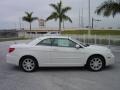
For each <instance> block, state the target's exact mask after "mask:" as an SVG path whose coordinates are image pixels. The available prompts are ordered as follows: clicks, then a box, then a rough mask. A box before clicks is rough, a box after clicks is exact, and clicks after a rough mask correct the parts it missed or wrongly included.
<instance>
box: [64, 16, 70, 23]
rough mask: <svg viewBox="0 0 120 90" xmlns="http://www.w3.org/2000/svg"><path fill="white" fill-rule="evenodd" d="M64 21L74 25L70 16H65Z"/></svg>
mask: <svg viewBox="0 0 120 90" xmlns="http://www.w3.org/2000/svg"><path fill="white" fill-rule="evenodd" d="M63 19H64V20H65V21H70V22H71V23H72V20H71V18H70V17H68V16H66V15H63Z"/></svg>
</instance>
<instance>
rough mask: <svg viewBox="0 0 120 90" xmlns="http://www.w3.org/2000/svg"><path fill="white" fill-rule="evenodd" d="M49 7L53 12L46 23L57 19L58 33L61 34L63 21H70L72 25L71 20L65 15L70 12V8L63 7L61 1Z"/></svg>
mask: <svg viewBox="0 0 120 90" xmlns="http://www.w3.org/2000/svg"><path fill="white" fill-rule="evenodd" d="M50 6H51V7H52V8H53V9H54V10H55V11H53V12H52V13H51V15H50V16H49V17H48V18H47V19H46V21H48V20H52V19H55V21H57V20H58V19H59V33H61V24H62V22H63V21H70V22H71V23H72V20H71V18H70V17H69V16H67V15H66V13H67V12H68V11H69V10H71V7H63V4H62V1H60V2H59V3H57V4H50Z"/></svg>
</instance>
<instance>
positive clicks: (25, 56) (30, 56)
mask: <svg viewBox="0 0 120 90" xmlns="http://www.w3.org/2000/svg"><path fill="white" fill-rule="evenodd" d="M27 57H29V58H33V59H34V60H35V61H36V62H37V65H38V66H39V63H38V61H37V59H36V58H35V57H34V56H32V55H24V56H22V57H21V58H20V60H19V65H20V63H21V62H22V60H23V59H24V58H27Z"/></svg>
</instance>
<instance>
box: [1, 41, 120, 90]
mask: <svg viewBox="0 0 120 90" xmlns="http://www.w3.org/2000/svg"><path fill="white" fill-rule="evenodd" d="M16 42H17V43H18V42H23V41H16ZM13 43H14V42H13V41H8V42H0V90H119V89H120V46H117V47H116V46H111V47H110V48H111V50H112V51H113V53H114V55H115V57H116V58H115V60H116V62H115V65H113V66H109V67H107V68H105V69H104V70H103V71H100V72H90V71H87V70H86V69H84V68H82V67H77V68H71V67H70V68H40V69H39V70H38V71H36V72H33V73H26V72H23V71H21V70H20V69H19V68H18V67H16V66H13V65H9V64H7V63H6V58H5V56H6V54H7V49H8V47H9V45H11V44H13Z"/></svg>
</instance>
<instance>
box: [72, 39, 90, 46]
mask: <svg viewBox="0 0 120 90" xmlns="http://www.w3.org/2000/svg"><path fill="white" fill-rule="evenodd" d="M72 40H74V41H75V42H77V43H79V44H81V45H82V46H84V47H88V46H90V45H89V44H86V43H83V42H81V41H79V40H77V39H73V38H72Z"/></svg>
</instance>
